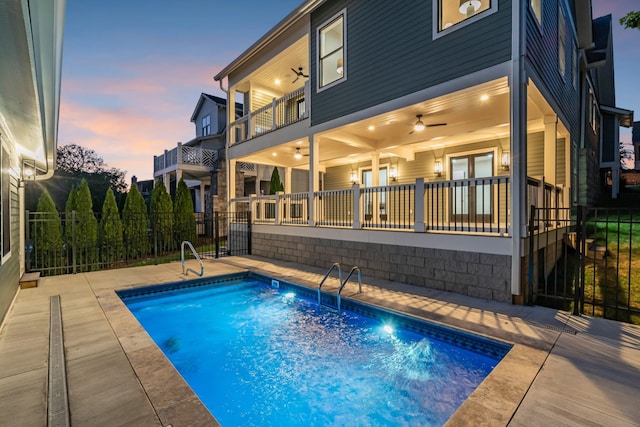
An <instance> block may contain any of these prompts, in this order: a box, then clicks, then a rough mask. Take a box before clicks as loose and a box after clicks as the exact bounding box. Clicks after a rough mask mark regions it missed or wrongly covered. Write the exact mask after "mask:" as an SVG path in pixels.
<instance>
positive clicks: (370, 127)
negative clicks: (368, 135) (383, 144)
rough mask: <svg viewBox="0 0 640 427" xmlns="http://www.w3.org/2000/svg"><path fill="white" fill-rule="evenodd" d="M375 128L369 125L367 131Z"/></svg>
mask: <svg viewBox="0 0 640 427" xmlns="http://www.w3.org/2000/svg"><path fill="white" fill-rule="evenodd" d="M375 128H376V127H375V126H374V125H369V127H368V128H367V129H369V130H374V129H375Z"/></svg>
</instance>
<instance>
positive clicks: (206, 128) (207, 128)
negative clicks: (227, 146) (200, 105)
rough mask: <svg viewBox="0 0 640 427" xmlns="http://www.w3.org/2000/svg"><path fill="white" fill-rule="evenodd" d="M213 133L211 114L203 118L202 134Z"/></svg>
mask: <svg viewBox="0 0 640 427" xmlns="http://www.w3.org/2000/svg"><path fill="white" fill-rule="evenodd" d="M207 135H211V116H210V115H207V116H205V117H203V118H202V136H207Z"/></svg>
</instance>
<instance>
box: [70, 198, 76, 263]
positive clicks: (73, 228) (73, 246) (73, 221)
mask: <svg viewBox="0 0 640 427" xmlns="http://www.w3.org/2000/svg"><path fill="white" fill-rule="evenodd" d="M71 257H72V259H73V267H72V270H71V271H72V272H73V274H76V211H75V210H73V211H71Z"/></svg>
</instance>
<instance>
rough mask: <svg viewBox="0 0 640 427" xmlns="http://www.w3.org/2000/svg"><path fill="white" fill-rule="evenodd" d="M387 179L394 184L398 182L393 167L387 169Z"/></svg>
mask: <svg viewBox="0 0 640 427" xmlns="http://www.w3.org/2000/svg"><path fill="white" fill-rule="evenodd" d="M389 179H391V181H393V182H396V181H397V180H398V168H397V167H395V166H391V168H390V169H389Z"/></svg>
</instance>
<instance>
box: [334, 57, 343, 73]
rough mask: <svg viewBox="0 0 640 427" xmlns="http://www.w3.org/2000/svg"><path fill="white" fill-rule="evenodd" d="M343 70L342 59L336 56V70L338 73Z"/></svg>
mask: <svg viewBox="0 0 640 427" xmlns="http://www.w3.org/2000/svg"><path fill="white" fill-rule="evenodd" d="M343 71H344V59H343V58H338V63H337V64H336V72H337V73H338V74H342V73H343Z"/></svg>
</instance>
